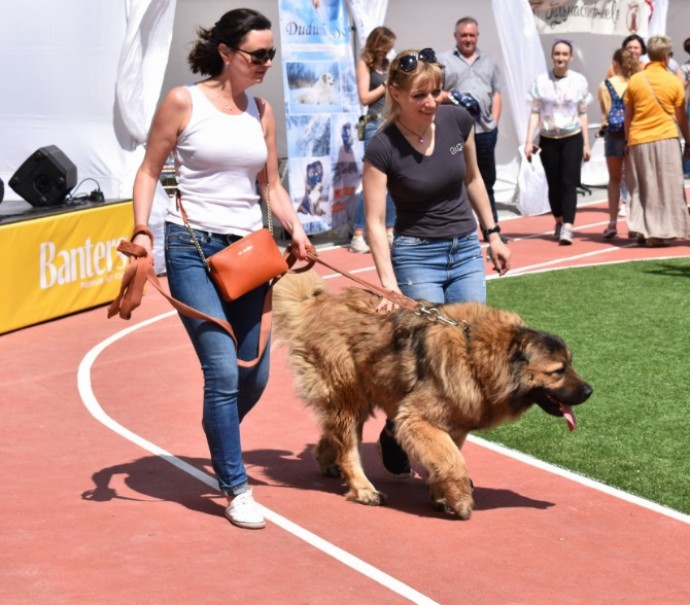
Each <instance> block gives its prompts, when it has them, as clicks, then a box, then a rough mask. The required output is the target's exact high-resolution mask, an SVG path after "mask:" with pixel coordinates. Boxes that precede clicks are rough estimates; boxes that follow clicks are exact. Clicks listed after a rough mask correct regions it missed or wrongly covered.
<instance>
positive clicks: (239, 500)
mask: <svg viewBox="0 0 690 605" xmlns="http://www.w3.org/2000/svg"><path fill="white" fill-rule="evenodd" d="M225 516H226V517H227V518H228V520H229V521H230V523H232V524H233V525H236V526H237V527H244V528H245V529H263V528H264V527H266V521H265V520H264V516H263V515H262V514H261V512H260V511H259V505H258V504H257V503H256V502H254V496H252V490H247V491H246V492H242V493H241V494H240V495H239V496H235V497H234V498H233V500H232V502H230V504H228V507H227V508H226V509H225Z"/></svg>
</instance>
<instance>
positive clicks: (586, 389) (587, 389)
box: [582, 382, 594, 401]
mask: <svg viewBox="0 0 690 605" xmlns="http://www.w3.org/2000/svg"><path fill="white" fill-rule="evenodd" d="M592 393H594V389H593V388H592V387H591V386H589V385H588V384H587V383H586V382H585V384H584V386H583V387H582V401H587V400H588V399H589V398H590V397H591V396H592Z"/></svg>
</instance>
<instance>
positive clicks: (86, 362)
mask: <svg viewBox="0 0 690 605" xmlns="http://www.w3.org/2000/svg"><path fill="white" fill-rule="evenodd" d="M606 221H607V217H606V213H605V210H604V204H603V203H599V204H592V205H589V206H584V207H581V209H580V210H579V214H578V225H577V231H576V235H575V243H574V245H573V246H570V247H562V246H558V245H556V244H555V243H554V242H553V239H552V229H553V225H552V224H551V220H550V218H548V217H524V218H518V219H515V220H510V221H504V222H503V223H502V225H503V227H504V232H505V233H506V234H507V235H508V236H509V237H510V238H512V239H513V242H512V244H511V249H512V250H513V254H514V261H515V269H514V271H513V273H515V274H518V273H520V272H526V271H534V270H541V269H553V268H562V267H570V266H573V265H581V264H590V263H604V262H623V261H630V260H638V259H647V258H654V257H658V256H660V255H661V256H668V257H677V256H689V255H690V244H689V243H688V242H687V241H684V242H681V243H679V244H678V245H675V246H672V247H669V248H663V249H647V248H641V247H638V246H635V245H633V244H631V243H630V242H629V241H628V240H627V238H625V237H624V236H625V235H626V233H625V227H624V225H622V233H621V235H622V236H623V237H621V238H619V239H617V240H614V241H613V243H608V242H603V241H602V240H601V238H600V233H601V232H602V231H603V229H604V226H605V223H606ZM322 254H324V255H327V257H328V259H329V260H330V261H331V262H333V263H334V264H336V265H337V266H341V267H343V268H344V269H347V270H350V271H352V270H357V271H361V272H362V275H363V277H365V279H372V280H373V279H375V275H376V274H375V272H374V271H373V267H372V260H371V256H370V255H354V254H350V253H348V252H347V251H346V250H344V249H340V248H336V249H333V250H327V251H323V252H322ZM328 278H329V284H330V285H331V286H332V287H333V288H338V287H342V286H345V285H351V283H348V282H347V280H345V279H344V278H342V277H338V276H330V275H329V276H328ZM0 343H1V344H0V362H1V367H2V368H3V373H2V378H0V384H1V385H2V402H3V404H2V409H3V412H4V413H3V421H2V439H1V441H0V448H2V457H3V464H2V484H3V490H2V496H0V498H1V502H2V517H1V518H0V535H1V536H2V538H1V540H2V546H3V548H2V549H1V550H0V601H1V602H2V603H3V604H5V605H11V604H12V605H14V604H28V603H32V604H33V603H41V604H77V605H82V604H84V605H87V604H88V605H91V604H95V603H97V604H123V603H166V605H177V604H189V603H204V604H214V603H251V604H259V605H263V604H272V603H281V604H306V603H309V604H322V603H328V604H329V605H340V604H343V605H344V604H348V605H349V604H351V603H377V604H387V603H409V602H415V603H444V604H459V603H462V604H466V603H470V604H506V603H511V604H523V603H524V604H530V605H533V604H542V603H543V604H546V603H549V604H551V603H559V604H562V603H574V604H575V603H576V604H580V603H597V604H599V603H626V604H637V603H639V604H647V603H664V604H665V605H672V604H673V605H675V604H677V605H681V604H683V605H685V604H687V603H689V602H690V585H688V583H687V581H686V576H687V570H688V544H690V518H689V517H688V516H686V515H680V514H674V513H673V512H672V511H664V510H663V509H658V508H654V506H644V504H645V503H644V502H642V503H639V502H636V501H629V500H626V499H624V498H623V497H620V496H619V494H617V493H607V492H606V491H602V490H601V489H597V485H596V484H591V485H590V484H583V483H582V482H579V481H576V480H573V479H572V478H569V477H567V476H561V475H559V474H555V473H554V472H551V469H549V468H548V467H545V468H537V467H535V466H534V465H531V464H527V463H525V462H524V461H521V460H519V459H515V458H513V457H510V456H507V455H504V454H503V453H501V452H499V451H493V450H492V449H488V448H485V447H483V446H482V445H481V444H479V443H477V442H472V443H468V444H467V445H466V447H465V449H464V452H465V457H466V459H467V461H468V465H469V468H470V472H471V474H472V476H473V478H474V480H475V483H476V484H477V489H476V491H475V500H476V503H477V507H476V510H475V513H474V514H473V516H472V519H471V520H470V521H468V522H462V521H459V520H457V519H454V518H450V517H447V516H444V515H441V514H439V513H437V512H435V511H434V510H432V508H431V506H430V505H429V503H428V495H427V490H426V487H425V485H424V484H423V481H422V480H421V479H412V480H407V481H396V480H393V479H390V478H388V477H387V476H386V475H385V474H384V473H383V471H382V469H381V466H380V463H379V461H378V457H377V454H376V451H375V441H376V438H377V433H378V431H379V430H380V427H381V422H382V421H381V419H380V418H378V419H376V420H374V421H372V422H370V423H368V424H367V426H366V428H365V434H364V445H363V458H364V464H365V468H366V469H367V472H368V474H369V477H370V478H371V479H372V481H373V482H374V483H375V484H376V485H377V487H379V488H380V489H382V490H383V491H384V492H387V493H388V495H389V503H388V506H386V507H381V508H373V507H365V506H361V505H358V504H354V503H349V502H345V501H344V499H343V497H342V494H343V493H344V490H343V488H342V486H341V485H340V482H339V481H337V480H330V479H326V478H324V477H321V476H320V475H319V473H318V470H317V467H316V464H315V463H314V462H313V460H312V458H311V454H310V449H311V447H312V446H313V445H314V442H315V439H316V437H317V432H316V429H315V424H314V422H313V420H312V417H311V414H310V412H309V411H308V410H306V409H305V408H304V406H303V405H302V403H301V402H300V401H299V400H298V398H297V397H296V395H295V392H294V390H293V387H292V382H293V379H292V376H291V374H290V372H289V370H288V369H286V365H285V357H284V351H282V350H280V349H277V350H275V351H274V355H273V360H272V377H271V381H270V384H269V387H268V389H267V392H266V394H265V396H264V398H263V400H262V401H261V403H260V405H258V406H257V408H256V409H255V410H254V411H253V412H252V414H250V416H249V417H248V418H247V420H246V422H245V423H244V425H243V442H244V449H245V452H246V454H245V461H246V463H247V466H248V471H249V474H250V477H251V481H252V483H253V486H254V492H255V495H256V497H257V500H258V501H259V502H260V503H261V504H262V505H264V506H265V507H266V509H267V511H266V514H267V517H268V520H269V524H268V527H267V528H266V529H265V530H262V531H248V530H241V529H237V528H235V527H233V526H231V525H230V524H229V523H228V522H227V521H225V520H224V518H223V516H222V513H223V506H222V503H223V500H222V499H221V498H219V497H218V494H217V492H216V489H215V480H214V479H213V477H212V475H211V473H210V466H209V459H208V453H207V450H206V445H205V440H204V437H203V433H202V430H201V426H200V412H201V410H200V407H201V406H200V402H199V398H200V392H201V376H200V372H199V370H198V369H197V368H198V364H197V361H196V358H195V356H194V353H193V352H192V350H191V347H190V346H189V343H188V341H187V337H186V335H185V334H184V332H183V330H182V328H181V325H180V323H179V320H178V319H177V318H176V317H175V316H174V315H173V314H172V313H171V311H170V308H169V307H168V306H167V303H166V302H165V301H164V299H163V298H162V297H161V296H160V295H158V294H157V293H156V292H154V291H153V290H151V291H150V292H149V294H147V296H146V298H145V300H144V304H143V305H142V307H141V308H140V309H139V310H138V311H137V313H136V317H135V319H134V320H132V321H131V322H123V321H121V320H119V319H112V320H106V318H105V309H104V308H97V309H93V310H91V311H88V312H84V313H79V314H76V315H73V316H70V317H66V318H63V319H60V320H57V321H53V322H50V323H46V324H43V325H39V326H34V327H30V328H26V329H24V330H19V331H17V332H14V333H11V334H7V335H5V336H3V337H2V339H1V340H0ZM579 417H580V421H581V422H586V421H587V420H586V417H587V414H586V406H585V408H583V409H582V411H581V412H580V415H579Z"/></svg>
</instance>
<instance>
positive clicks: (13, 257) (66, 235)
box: [0, 201, 134, 333]
mask: <svg viewBox="0 0 690 605" xmlns="http://www.w3.org/2000/svg"><path fill="white" fill-rule="evenodd" d="M133 228H134V219H133V217H132V203H131V201H125V202H115V203H107V204H104V205H103V206H99V207H96V208H87V209H82V210H73V211H70V212H65V213H63V214H58V215H53V216H45V217H41V218H36V219H31V220H26V221H19V222H15V223H10V224H7V225H0V284H1V291H2V294H1V295H0V333H4V332H8V331H10V330H15V329H17V328H22V327H24V326H29V325H32V324H35V323H38V322H41V321H45V320H48V319H53V318H55V317H60V316H61V315H67V314H69V313H73V312H75V311H80V310H82V309H88V308H89V307H94V306H96V305H100V304H104V303H107V302H110V301H111V300H113V299H114V298H115V296H116V295H117V292H118V290H119V287H120V282H121V280H122V274H123V272H124V269H125V267H126V266H127V263H128V260H127V258H126V257H124V256H122V255H121V254H120V253H118V252H117V250H116V248H117V245H118V243H119V242H120V240H121V239H123V238H129V236H130V235H131V233H132V229H133Z"/></svg>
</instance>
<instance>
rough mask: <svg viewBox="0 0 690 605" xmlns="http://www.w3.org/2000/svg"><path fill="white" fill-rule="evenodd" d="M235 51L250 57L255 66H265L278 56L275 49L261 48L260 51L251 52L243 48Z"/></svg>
mask: <svg viewBox="0 0 690 605" xmlns="http://www.w3.org/2000/svg"><path fill="white" fill-rule="evenodd" d="M233 50H237V51H239V52H241V53H244V54H245V55H249V56H250V57H251V60H252V63H253V64H254V65H264V64H266V63H268V62H269V61H273V57H275V56H276V49H275V48H259V49H258V50H251V51H249V50H243V49H241V48H234V49H233Z"/></svg>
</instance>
